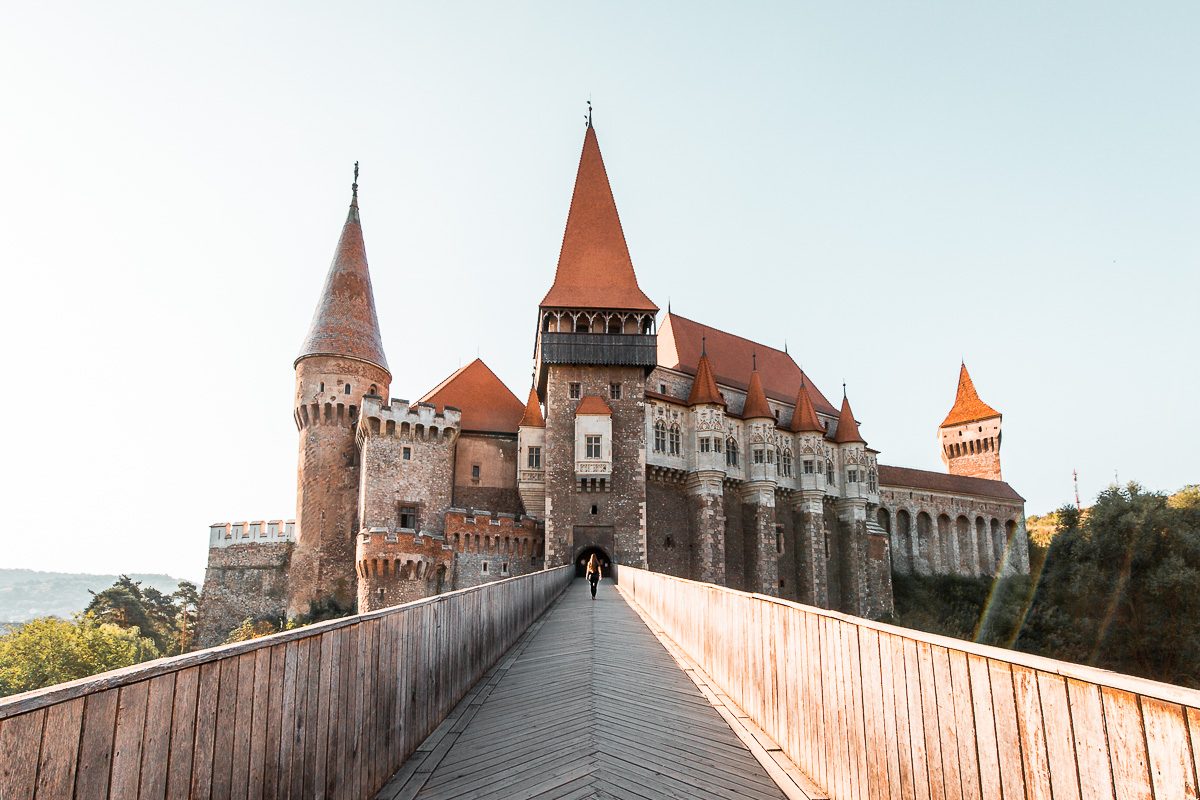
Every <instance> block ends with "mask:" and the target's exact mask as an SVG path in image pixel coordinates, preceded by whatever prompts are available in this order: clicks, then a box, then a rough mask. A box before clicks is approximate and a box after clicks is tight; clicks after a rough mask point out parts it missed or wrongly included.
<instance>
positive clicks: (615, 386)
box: [608, 383, 621, 400]
mask: <svg viewBox="0 0 1200 800" xmlns="http://www.w3.org/2000/svg"><path fill="white" fill-rule="evenodd" d="M608 396H609V397H611V398H612V399H613V400H620V399H621V384H619V383H610V384H609V385H608Z"/></svg>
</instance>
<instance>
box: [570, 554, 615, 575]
mask: <svg viewBox="0 0 1200 800" xmlns="http://www.w3.org/2000/svg"><path fill="white" fill-rule="evenodd" d="M592 553H595V554H596V558H597V559H598V560H599V561H600V574H601V575H603V576H604V577H605V578H607V577H609V570H610V569H611V568H612V559H611V558H609V557H608V553H606V552H604V549H603V548H600V547H585V548H583V549H582V550H580V551H579V555H578V556H576V558H575V577H576V578H582V577H583V573H584V569H585V568H586V567H587V562H588V559H589V558H591V557H592Z"/></svg>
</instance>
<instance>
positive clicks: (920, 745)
mask: <svg viewBox="0 0 1200 800" xmlns="http://www.w3.org/2000/svg"><path fill="white" fill-rule="evenodd" d="M901 646H902V647H903V649H904V679H905V687H904V689H905V694H906V696H907V702H908V727H909V740H910V744H911V745H912V771H913V788H914V790H915V791H914V794H915V796H916V797H917V800H929V798H930V797H931V795H932V787H931V784H932V783H933V782H934V781H935V780H936V778H937V775H930V774H929V759H928V755H927V751H926V748H925V708H924V704H923V702H922V699H921V670H920V661H919V658H918V656H917V643H916V642H915V641H912V640H902V642H901ZM939 772H940V770H939ZM931 779H933V780H931Z"/></svg>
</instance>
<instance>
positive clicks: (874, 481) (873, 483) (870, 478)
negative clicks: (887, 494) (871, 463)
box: [867, 470, 879, 493]
mask: <svg viewBox="0 0 1200 800" xmlns="http://www.w3.org/2000/svg"><path fill="white" fill-rule="evenodd" d="M867 490H868V491H870V492H872V493H874V492H878V491H879V476H878V475H877V474H876V472H875V470H870V471H869V472H868V473H867Z"/></svg>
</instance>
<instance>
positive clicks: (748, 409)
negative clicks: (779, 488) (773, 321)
mask: <svg viewBox="0 0 1200 800" xmlns="http://www.w3.org/2000/svg"><path fill="white" fill-rule="evenodd" d="M742 419H743V420H744V421H745V423H746V434H747V437H746V438H747V439H748V440H749V445H748V450H749V452H747V453H746V461H747V464H746V476H747V480H748V481H770V482H771V483H776V482H777V481H778V471H777V463H776V462H777V461H778V458H779V453H778V450H779V447H778V444H779V435H778V431H777V429H776V419H775V412H774V411H772V410H771V406H770V404H769V403H768V402H767V394H766V392H765V391H763V385H762V377H761V376H760V375H759V374H758V358H757V356H756V357H754V361H753V367H752V369H751V371H750V384H749V387H748V388H747V389H746V402H745V404H744V405H743V406H742Z"/></svg>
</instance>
